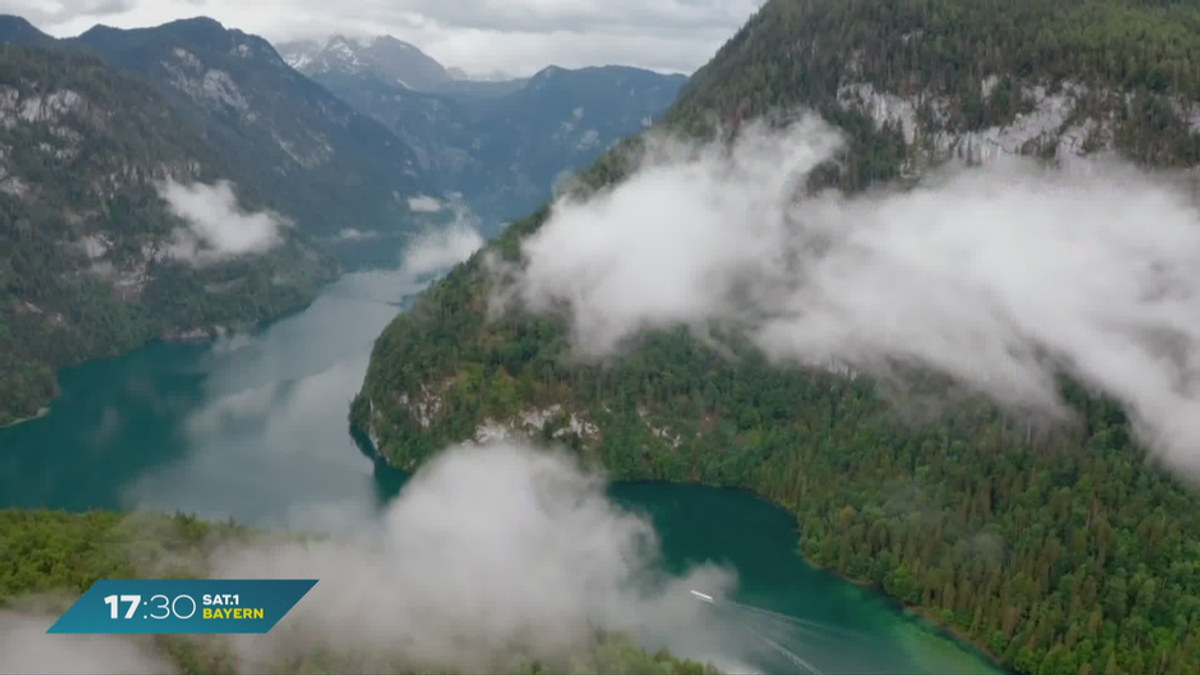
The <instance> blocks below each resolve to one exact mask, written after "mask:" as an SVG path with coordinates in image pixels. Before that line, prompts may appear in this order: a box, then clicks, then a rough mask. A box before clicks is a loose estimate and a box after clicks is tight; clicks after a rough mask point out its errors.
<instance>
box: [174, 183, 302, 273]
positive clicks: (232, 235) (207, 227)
mask: <svg viewBox="0 0 1200 675" xmlns="http://www.w3.org/2000/svg"><path fill="white" fill-rule="evenodd" d="M158 191H159V195H160V196H161V197H162V199H163V200H164V201H166V202H167V205H168V207H169V208H170V210H171V213H173V214H174V215H175V216H176V217H178V218H180V219H182V220H183V221H184V222H185V223H187V227H181V228H178V229H176V230H175V232H174V238H173V240H172V242H171V244H170V246H169V248H168V254H169V255H170V256H171V257H174V258H176V259H179V260H184V261H187V262H191V263H197V264H203V263H211V262H218V261H221V260H226V259H228V258H232V257H236V256H241V255H250V254H258V253H266V252H267V251H269V250H271V249H272V248H274V247H275V246H277V245H278V244H279V243H280V242H281V241H282V231H281V226H282V225H281V223H282V220H281V218H280V217H279V216H277V215H276V214H273V213H270V212H266V211H260V212H257V213H247V212H245V211H243V210H242V208H241V207H240V206H239V205H238V199H237V195H236V194H235V193H234V191H233V185H232V184H230V183H229V182H228V181H224V180H222V181H217V182H216V183H215V184H213V185H207V184H205V183H199V182H197V183H192V184H191V185H184V184H182V183H178V182H176V181H175V180H174V179H168V180H166V181H164V182H163V183H160V184H159V186H158Z"/></svg>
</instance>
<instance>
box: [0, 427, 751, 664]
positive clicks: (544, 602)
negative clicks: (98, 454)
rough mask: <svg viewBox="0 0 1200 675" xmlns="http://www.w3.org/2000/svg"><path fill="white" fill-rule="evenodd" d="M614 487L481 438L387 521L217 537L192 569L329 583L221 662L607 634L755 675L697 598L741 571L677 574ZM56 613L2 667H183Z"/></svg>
mask: <svg viewBox="0 0 1200 675" xmlns="http://www.w3.org/2000/svg"><path fill="white" fill-rule="evenodd" d="M606 487H607V484H606V480H605V477H604V476H603V475H601V474H599V473H596V472H594V471H591V470H588V469H586V468H584V467H583V466H582V465H581V464H579V462H578V460H577V458H575V457H574V456H572V455H570V454H568V453H566V452H565V451H562V450H546V449H541V448H535V447H533V446H529V445H523V444H512V443H498V444H489V445H485V446H477V445H473V444H467V445H461V446H456V447H451V448H449V449H446V450H444V451H443V452H441V453H439V454H438V455H436V456H435V457H434V458H433V459H432V460H430V461H429V462H428V463H426V464H424V465H422V467H421V468H420V469H419V470H418V471H417V472H416V474H415V475H414V476H413V477H412V478H411V479H410V480H409V482H408V483H406V484H405V486H404V488H403V490H402V491H401V492H400V494H399V495H398V496H397V497H396V499H395V500H393V501H392V502H391V504H390V505H389V506H388V508H387V510H386V512H384V513H383V514H381V516H380V518H379V519H378V520H375V521H371V520H366V521H361V520H360V521H358V524H357V525H354V524H350V523H347V522H344V521H340V527H338V529H337V530H335V532H336V533H335V534H333V535H332V536H329V537H327V538H324V539H319V540H312V539H309V540H306V541H300V540H296V539H294V538H290V537H289V536H288V535H283V534H278V535H277V536H271V537H269V538H263V539H260V540H258V541H257V542H250V543H247V542H246V541H245V540H241V539H239V540H236V542H234V541H228V542H225V544H224V545H221V543H220V542H210V543H209V544H206V546H205V548H206V549H207V550H208V551H209V552H210V554H209V556H208V562H207V565H205V563H204V562H203V561H202V560H196V559H194V558H188V559H187V560H186V561H183V562H187V563H189V565H194V567H193V569H192V571H193V572H195V573H197V574H204V575H206V576H209V577H211V578H239V579H254V578H314V579H318V580H319V581H318V583H317V585H316V586H315V587H314V588H313V590H312V591H311V592H310V593H309V594H308V595H306V596H305V597H304V598H303V599H302V600H301V601H300V602H299V603H298V604H297V605H296V606H295V607H294V608H293V609H292V610H291V611H290V612H289V613H288V614H287V615H286V616H285V617H284V618H283V619H282V620H281V621H280V623H279V624H277V625H276V626H275V627H274V628H272V630H271V631H270V632H269V633H268V634H266V635H237V636H212V637H214V638H216V640H217V641H216V642H214V643H212V644H206V653H211V654H213V655H214V656H215V655H224V656H227V657H232V659H233V660H234V662H235V663H236V664H237V672H239V673H274V672H281V670H287V671H288V672H292V671H294V670H295V669H296V668H297V667H298V665H297V664H301V663H305V662H306V660H307V659H309V658H313V657H316V658H320V659H322V660H323V662H324V663H326V664H327V665H326V666H325V667H327V668H330V669H332V670H333V671H336V672H430V671H432V672H446V671H448V670H449V671H457V672H468V673H470V672H511V671H510V669H511V667H512V665H513V658H514V656H516V655H517V654H518V653H524V654H526V655H528V656H532V657H535V658H538V659H540V660H542V662H543V663H546V662H559V663H565V661H566V660H568V659H570V658H572V657H577V656H584V655H586V654H587V653H589V652H590V651H591V650H592V648H593V646H594V641H595V637H596V634H595V632H594V631H595V629H597V628H599V629H605V630H609V631H621V632H625V633H627V634H631V635H633V636H636V637H638V638H640V639H641V640H642V641H643V642H644V644H646V645H647V646H648V647H650V648H651V649H652V650H653V649H656V648H657V647H658V646H660V645H662V646H667V647H669V648H670V649H671V650H672V651H674V652H675V653H678V654H685V655H687V656H689V657H691V658H696V659H702V660H711V661H712V662H714V663H717V664H719V665H721V666H722V667H725V668H728V669H729V670H731V671H735V672H747V669H746V668H745V666H744V665H742V664H739V663H736V662H734V661H733V660H731V659H737V658H739V656H738V655H741V654H745V653H747V649H746V648H747V646H748V645H751V643H752V640H748V638H747V636H746V635H745V634H743V632H741V631H732V632H731V631H730V629H729V624H728V623H727V619H726V618H722V616H721V615H720V613H719V612H714V611H713V609H712V606H711V605H708V604H705V603H702V602H699V601H698V600H697V599H696V598H695V597H693V596H692V595H691V594H690V593H689V590H691V589H698V590H701V591H702V592H706V593H709V594H711V595H713V596H715V597H717V598H723V597H726V596H728V595H729V594H730V593H731V592H732V591H733V590H734V587H735V585H736V578H735V574H734V572H733V571H732V570H730V569H728V568H725V567H717V566H714V565H711V564H705V565H698V566H694V567H692V568H691V569H689V570H686V571H685V572H684V573H682V574H673V573H670V572H668V571H666V569H665V567H664V565H663V560H662V556H661V548H660V545H659V540H658V536H657V533H656V531H655V530H654V527H653V525H652V523H651V522H650V520H649V519H648V518H646V517H645V516H643V515H641V514H639V513H636V512H632V511H629V510H626V509H624V508H622V507H621V506H619V505H618V504H616V503H615V502H614V501H612V500H611V499H610V498H609V496H608V494H607V491H606ZM128 526H130V527H138V525H137V523H136V521H130V522H129V523H128ZM167 562H169V563H170V564H171V565H175V564H178V563H180V562H181V561H179V560H177V559H174V558H173V557H171V556H170V555H168V559H167V560H166V561H164V560H159V559H150V560H147V561H144V563H143V564H144V567H143V568H142V569H141V570H140V573H141V574H144V575H147V576H149V577H154V576H158V575H159V574H161V572H162V569H163V568H164V564H165V563H167ZM203 567H207V569H202V568H203ZM62 604H63V607H62V608H60V609H59V611H58V612H55V614H61V611H62V610H63V609H65V607H66V606H67V605H69V604H70V601H69V600H68V601H66V602H64V603H62ZM43 614H45V615H47V616H43ZM49 614H50V612H43V611H39V612H37V613H29V614H16V613H11V614H4V613H0V672H18V673H19V672H39V673H56V672H63V673H96V672H113V673H118V672H120V673H167V672H172V671H173V670H174V669H173V668H171V667H170V664H169V663H167V662H166V661H165V658H164V657H163V656H162V655H161V654H160V653H158V652H154V651H147V649H148V648H149V647H152V646H153V645H148V644H146V643H145V642H144V641H142V640H141V639H140V638H138V637H136V636H97V637H95V638H92V637H89V636H77V635H68V636H63V635H46V634H45V631H46V629H47V628H48V627H49V625H50V624H51V623H53V618H52V617H50V616H49ZM559 659H562V661H558V660H559Z"/></svg>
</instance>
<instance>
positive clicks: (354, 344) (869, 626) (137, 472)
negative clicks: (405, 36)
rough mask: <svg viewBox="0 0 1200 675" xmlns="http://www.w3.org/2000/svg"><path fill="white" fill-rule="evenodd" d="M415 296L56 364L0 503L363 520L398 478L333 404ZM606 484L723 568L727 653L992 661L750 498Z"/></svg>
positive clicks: (766, 660)
mask: <svg viewBox="0 0 1200 675" xmlns="http://www.w3.org/2000/svg"><path fill="white" fill-rule="evenodd" d="M415 290H416V286H415V285H414V284H413V283H412V282H410V281H408V280H406V279H405V278H404V277H403V276H402V275H400V274H399V273H394V272H384V271H370V272H356V273H353V274H349V275H346V276H345V277H343V278H342V279H340V280H339V281H338V282H337V283H335V284H333V285H331V286H330V287H329V288H328V289H326V291H325V292H324V293H323V294H322V295H321V296H320V297H319V298H317V300H316V301H315V302H314V303H313V304H312V305H311V306H310V307H309V308H307V309H306V310H305V311H303V312H301V313H298V314H296V315H293V316H291V317H288V318H285V319H282V320H280V321H277V322H275V323H273V324H271V325H270V326H268V327H266V328H264V329H263V330H261V331H259V332H258V333H256V334H253V335H240V336H235V337H232V338H227V339H223V340H221V341H218V342H215V343H191V344H186V343H175V344H162V343H156V344H151V345H149V346H146V347H144V348H142V349H139V350H137V351H135V352H132V353H130V354H127V355H125V356H122V357H119V358H114V359H107V360H102V361H94V362H90V363H86V364H84V365H82V366H79V367H77V368H72V369H69V370H67V371H65V372H63V373H62V374H61V383H62V389H63V393H62V395H61V396H60V397H59V398H58V399H57V400H55V401H54V402H53V404H52V405H51V408H50V412H49V414H48V415H46V416H45V417H43V418H41V419H37V420H32V421H29V422H26V423H23V424H20V425H17V426H14V427H11V428H7V429H0V507H14V506H15V507H39V506H46V507H50V508H65V509H71V510H86V509H89V508H124V509H150V510H162V511H171V512H173V511H177V510H179V511H185V512H191V513H196V514H199V515H201V516H204V517H208V518H221V519H224V518H235V519H237V520H239V521H242V522H245V523H248V524H254V525H261V526H274V527H289V528H312V529H324V528H336V527H338V526H339V525H344V524H346V523H348V522H349V523H353V522H364V521H366V520H368V519H370V518H372V517H373V516H374V515H375V514H376V513H378V511H379V510H380V508H381V506H383V505H385V504H386V503H387V502H388V500H390V499H392V498H393V497H394V496H395V495H396V494H397V493H398V492H399V491H400V490H401V489H402V487H403V484H404V482H405V480H406V478H407V476H406V475H405V474H404V473H402V472H399V471H395V470H393V469H390V468H389V467H387V466H385V465H382V464H380V463H379V462H376V461H374V460H373V459H371V458H370V457H369V456H368V455H367V454H366V453H364V452H363V451H362V450H361V449H360V448H359V447H358V445H357V444H356V442H355V440H354V439H353V438H351V436H350V433H349V430H348V425H347V421H346V416H347V411H348V405H349V402H350V399H351V398H352V397H353V396H354V394H355V392H356V391H357V390H358V388H359V386H360V385H361V383H362V379H363V374H364V372H365V370H366V366H367V360H368V356H369V354H370V349H371V344H372V342H373V341H374V339H375V338H376V337H377V336H378V335H379V333H380V331H382V330H383V328H384V326H386V325H387V323H388V322H389V321H390V320H391V319H392V318H393V317H394V316H395V315H396V313H397V312H398V311H400V310H399V309H398V307H397V306H396V305H395V304H394V303H396V302H398V301H400V300H401V299H402V298H403V297H405V296H406V295H409V294H411V293H412V292H414V291H415ZM610 493H611V495H612V497H613V498H614V499H616V500H617V501H618V502H619V503H621V504H622V505H623V506H625V507H627V508H630V509H633V510H635V511H640V512H642V513H645V514H646V515H647V517H649V518H651V519H652V521H653V523H654V525H655V527H656V528H657V530H658V532H659V535H660V538H661V542H662V547H663V557H664V562H663V564H664V565H665V566H666V567H667V568H669V569H670V570H672V571H681V570H683V569H684V568H686V567H687V566H688V565H690V564H694V563H701V562H705V561H713V562H716V563H720V564H727V565H729V566H731V567H733V568H736V570H737V572H738V576H739V579H740V584H739V587H738V591H737V593H736V594H735V596H734V598H733V600H735V601H736V602H735V603H724V604H716V605H711V606H708V607H706V608H704V611H712V612H715V613H719V614H720V618H721V620H722V621H724V622H725V624H723V625H726V624H727V625H728V630H729V631H730V632H731V633H738V634H742V633H744V634H745V635H747V636H749V639H746V640H739V641H737V644H738V645H741V646H740V647H738V649H740V650H741V652H742V653H738V654H731V655H730V658H731V659H734V660H736V661H737V662H739V663H745V664H749V665H751V666H752V667H754V668H756V669H759V670H763V671H768V672H803V671H804V669H805V668H806V667H811V669H813V670H816V671H819V672H822V673H839V672H841V673H948V674H949V673H956V674H957V673H998V672H1001V671H1000V670H998V669H997V668H996V667H995V666H993V665H991V664H990V663H989V662H987V661H986V660H984V659H983V658H981V657H980V656H979V655H977V654H976V653H974V652H973V651H971V650H968V649H965V648H963V647H962V646H960V645H959V644H958V643H956V642H955V641H953V640H951V639H949V638H948V637H947V636H945V635H943V634H941V633H940V632H938V631H936V630H934V629H932V628H931V627H930V626H929V625H928V624H926V623H925V622H923V621H920V620H918V619H916V618H914V617H912V616H911V615H908V614H906V613H904V612H902V611H901V610H900V609H899V608H897V607H896V606H895V605H894V604H893V603H892V602H890V601H889V600H888V599H886V598H884V597H882V596H880V595H878V594H876V593H873V592H871V591H869V590H867V589H863V588H859V587H857V586H854V585H851V584H848V583H845V582H843V581H841V580H839V579H837V578H836V577H834V576H832V575H830V574H828V573H825V572H822V571H819V570H815V569H813V568H811V567H810V566H808V565H807V564H805V563H804V561H803V559H802V558H801V557H800V556H798V555H797V554H796V548H795V545H796V533H795V522H794V520H793V519H792V518H791V517H790V516H789V515H788V514H787V513H785V512H784V511H782V510H780V509H778V508H776V507H774V506H772V505H771V504H768V503H766V502H765V501H763V500H761V499H758V498H757V497H755V496H753V495H751V494H749V493H743V492H737V491H730V490H718V489H713V488H706V487H702V486H694V485H665V484H646V483H636V484H618V485H614V486H612V487H611V488H610ZM698 602H699V601H698ZM746 645H750V646H749V647H747V646H746ZM797 658H798V659H800V661H799V662H798V661H797V660H796V659H797Z"/></svg>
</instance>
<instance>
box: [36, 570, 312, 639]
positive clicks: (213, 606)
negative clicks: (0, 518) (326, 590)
mask: <svg viewBox="0 0 1200 675" xmlns="http://www.w3.org/2000/svg"><path fill="white" fill-rule="evenodd" d="M316 584H317V580H316V579H102V580H100V581H97V582H96V583H95V584H94V585H93V586H92V587H91V588H89V589H88V591H87V592H86V593H84V594H83V597H81V598H79V600H78V601H77V602H76V603H75V604H74V605H71V608H70V609H68V610H67V611H66V613H64V614H63V615H62V616H61V617H60V618H59V619H58V621H56V622H55V623H54V625H53V626H51V627H50V630H48V631H46V632H48V633H159V634H165V633H192V634H198V633H266V632H267V631H269V630H271V628H272V627H273V626H274V625H275V624H276V623H278V622H279V620H280V619H282V618H283V616H284V615H285V614H287V613H288V611H290V610H291V609H292V607H295V606H296V603H297V602H299V601H300V599H301V598H303V597H304V596H305V595H306V594H307V593H308V592H309V590H311V589H312V587H313V586H315V585H316Z"/></svg>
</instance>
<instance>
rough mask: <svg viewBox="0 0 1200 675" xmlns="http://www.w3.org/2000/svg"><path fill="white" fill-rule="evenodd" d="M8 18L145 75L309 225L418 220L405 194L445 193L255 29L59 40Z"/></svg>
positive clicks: (25, 35)
mask: <svg viewBox="0 0 1200 675" xmlns="http://www.w3.org/2000/svg"><path fill="white" fill-rule="evenodd" d="M6 19H7V20H5V21H3V22H0V41H6V42H12V43H17V44H35V45H44V44H50V45H53V46H57V47H59V48H62V49H69V50H80V51H88V52H92V53H96V54H99V55H100V56H101V57H103V58H104V59H105V60H106V61H108V62H109V63H110V64H112V65H114V66H116V67H118V68H122V69H126V70H129V71H133V72H135V73H138V74H140V75H142V76H143V77H145V78H146V79H147V80H148V81H149V82H150V83H151V84H152V85H154V87H155V88H156V89H157V90H158V92H159V94H160V95H161V96H162V97H163V98H164V99H165V100H166V101H167V102H168V103H169V104H170V105H172V106H173V107H174V109H175V113H176V114H177V115H178V117H179V119H180V120H181V122H182V123H184V124H186V125H188V126H189V127H190V128H191V129H192V130H193V131H195V132H196V133H198V134H199V135H200V136H201V137H202V138H204V140H205V141H206V142H207V143H208V144H209V145H211V147H212V148H213V149H214V150H215V151H217V152H219V153H221V154H222V156H224V157H225V158H227V159H228V160H229V161H230V162H231V163H233V164H234V165H236V166H238V167H240V168H241V169H242V173H243V175H244V176H245V180H246V182H247V183H248V186H249V187H252V188H254V189H255V190H256V191H257V192H258V194H260V195H262V198H263V199H265V200H266V201H267V203H268V204H269V205H270V206H271V207H272V208H274V209H276V210H278V211H280V212H282V213H284V214H287V215H288V216H289V217H290V218H291V219H292V220H293V221H295V223H296V224H297V226H298V227H299V228H300V229H301V230H302V231H304V232H306V233H308V234H321V235H336V234H337V233H339V232H340V231H342V230H343V229H346V228H355V229H359V230H366V229H381V230H384V231H387V232H389V233H400V232H404V231H411V230H415V229H417V225H418V223H416V222H415V218H414V214H412V212H411V211H410V209H409V207H408V198H409V197H414V196H417V195H419V194H422V193H424V194H430V193H433V192H436V191H437V181H436V180H435V179H434V178H433V177H432V176H430V175H429V174H428V173H427V172H425V171H422V170H421V169H420V167H419V166H418V165H417V161H416V156H415V155H414V153H413V151H412V149H411V148H409V147H408V146H407V145H405V144H404V143H403V142H402V141H401V140H400V139H398V138H396V137H395V135H393V134H392V133H391V132H390V131H388V129H387V128H386V127H384V126H383V125H382V124H381V123H379V122H377V121H376V120H374V119H372V118H370V117H368V116H366V115H363V114H360V113H358V112H356V111H355V110H354V109H353V108H352V107H350V106H349V105H348V104H347V103H345V102H344V101H342V100H341V99H339V98H337V97H336V96H334V95H333V94H331V93H330V92H329V91H327V90H326V89H325V88H323V87H321V86H320V85H318V84H316V83H315V82H313V81H312V80H309V79H308V78H306V77H304V76H303V75H301V74H299V73H297V72H296V71H294V70H292V69H291V68H290V67H288V65H287V64H286V63H284V61H283V59H282V58H280V56H279V54H278V53H276V52H275V49H274V48H273V47H272V46H271V45H270V44H269V43H267V41H266V40H264V39H262V38H261V37H258V36H256V35H249V34H246V33H243V32H241V31H239V30H233V29H226V28H225V27H224V26H222V25H221V24H220V23H217V22H216V21H214V20H212V19H208V18H202V17H201V18H195V19H185V20H180V21H172V22H170V23H165V24H163V25H161V26H154V27H151V28H139V29H133V30H121V29H117V28H111V27H107V26H96V27H94V28H92V29H91V30H89V31H87V32H85V33H83V34H82V35H80V36H78V37H74V38H65V39H62V40H57V41H55V40H53V38H50V37H49V36H47V35H45V34H43V33H40V32H38V31H37V30H36V29H35V28H33V27H32V26H30V25H29V24H28V23H26V22H24V20H22V19H19V18H17V17H6Z"/></svg>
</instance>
